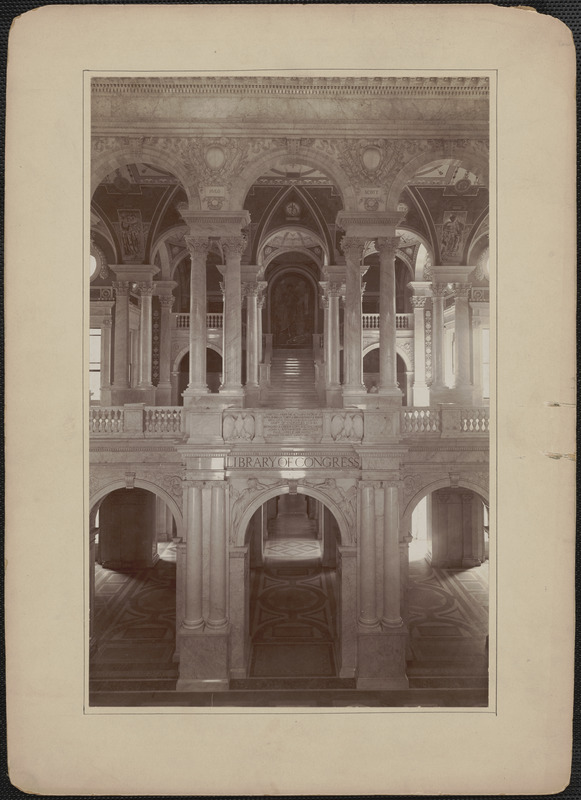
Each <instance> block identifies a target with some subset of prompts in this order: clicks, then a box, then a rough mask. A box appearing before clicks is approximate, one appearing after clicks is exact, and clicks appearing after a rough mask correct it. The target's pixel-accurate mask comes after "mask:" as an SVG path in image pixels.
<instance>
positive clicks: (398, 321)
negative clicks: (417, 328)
mask: <svg viewBox="0 0 581 800" xmlns="http://www.w3.org/2000/svg"><path fill="white" fill-rule="evenodd" d="M361 320H362V323H363V330H364V331H372V330H379V314H362V315H361ZM395 327H396V328H397V329H398V330H412V329H413V327H414V315H413V314H396V315H395Z"/></svg>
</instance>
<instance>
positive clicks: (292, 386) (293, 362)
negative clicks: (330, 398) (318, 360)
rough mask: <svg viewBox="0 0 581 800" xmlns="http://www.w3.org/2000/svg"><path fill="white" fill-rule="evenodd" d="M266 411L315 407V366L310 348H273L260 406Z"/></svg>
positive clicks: (316, 400) (317, 401)
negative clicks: (265, 392) (266, 391)
mask: <svg viewBox="0 0 581 800" xmlns="http://www.w3.org/2000/svg"><path fill="white" fill-rule="evenodd" d="M262 405H263V406H264V407H267V408H318V407H319V406H320V403H319V398H318V396H317V392H316V389H315V365H314V362H313V353H312V350H310V349H304V350H302V349H298V348H296V349H291V348H289V349H275V350H273V353H272V361H271V367H270V388H269V390H268V394H267V397H266V399H265V401H264V402H263V403H262Z"/></svg>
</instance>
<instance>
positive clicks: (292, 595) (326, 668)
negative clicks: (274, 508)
mask: <svg viewBox="0 0 581 800" xmlns="http://www.w3.org/2000/svg"><path fill="white" fill-rule="evenodd" d="M305 512H306V504H305V500H304V498H303V497H301V496H296V497H293V496H290V495H287V496H285V497H283V498H280V500H279V512H278V516H277V517H276V518H275V519H274V520H272V521H271V523H270V526H269V530H268V539H267V541H266V542H265V548H264V567H263V568H261V569H256V570H253V571H252V577H251V595H250V609H251V615H252V616H251V621H250V635H251V638H252V657H251V666H250V675H251V676H252V677H261V678H263V677H281V678H287V677H298V678H303V677H333V676H334V675H335V674H336V673H335V661H334V655H333V640H334V637H335V616H336V607H335V600H334V597H335V594H334V579H335V574H334V570H330V569H323V567H322V563H321V546H320V542H319V541H317V538H316V536H317V527H316V522H315V521H314V520H311V519H309V518H308V517H307V515H306V513H305Z"/></svg>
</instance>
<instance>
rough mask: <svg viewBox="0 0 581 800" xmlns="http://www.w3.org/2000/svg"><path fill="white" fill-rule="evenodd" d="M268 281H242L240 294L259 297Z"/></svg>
mask: <svg viewBox="0 0 581 800" xmlns="http://www.w3.org/2000/svg"><path fill="white" fill-rule="evenodd" d="M267 286H268V283H267V282H266V281H243V282H242V294H243V295H244V297H249V296H251V297H257V298H258V297H259V296H260V295H262V293H263V292H264V290H265V289H266V287H267Z"/></svg>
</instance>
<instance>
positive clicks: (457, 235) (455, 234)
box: [442, 213, 464, 257]
mask: <svg viewBox="0 0 581 800" xmlns="http://www.w3.org/2000/svg"><path fill="white" fill-rule="evenodd" d="M447 216H448V218H447V219H446V220H445V222H444V225H443V226H442V256H448V257H450V256H455V255H457V254H458V251H459V249H460V243H461V241H462V232H463V230H464V223H463V222H462V220H460V219H459V216H458V214H454V213H451V214H448V215H447Z"/></svg>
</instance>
